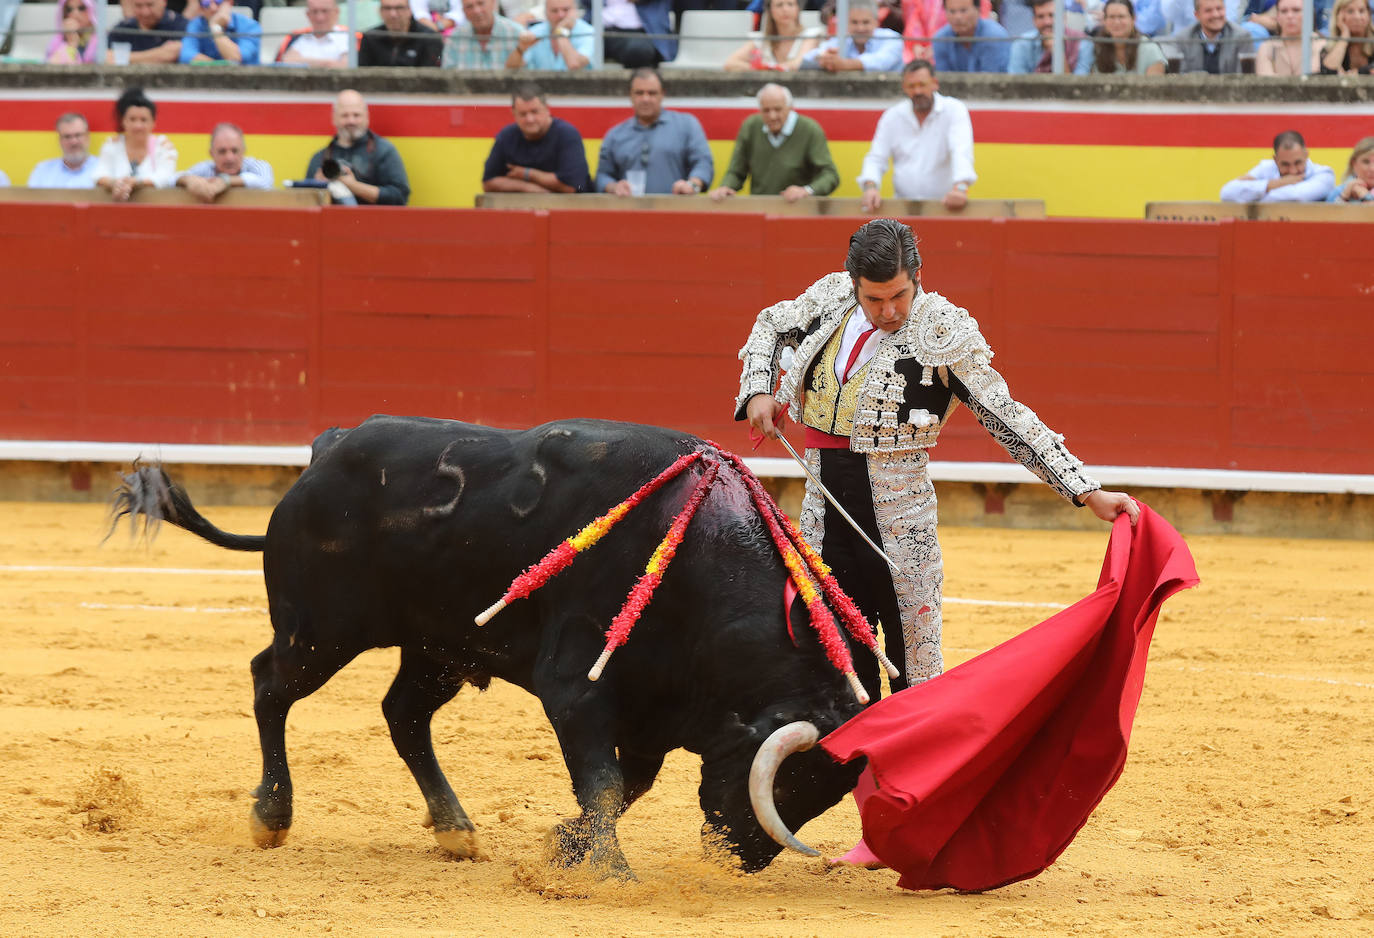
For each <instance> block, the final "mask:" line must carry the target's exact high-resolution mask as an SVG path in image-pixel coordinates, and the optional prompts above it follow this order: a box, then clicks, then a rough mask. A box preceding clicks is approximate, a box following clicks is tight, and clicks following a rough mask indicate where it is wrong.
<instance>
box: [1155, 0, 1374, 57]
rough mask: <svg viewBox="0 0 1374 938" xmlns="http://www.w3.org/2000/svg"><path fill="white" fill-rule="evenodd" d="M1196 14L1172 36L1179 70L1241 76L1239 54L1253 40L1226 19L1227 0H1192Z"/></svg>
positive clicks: (1361, 0) (1248, 47) (1360, 0)
mask: <svg viewBox="0 0 1374 938" xmlns="http://www.w3.org/2000/svg"><path fill="white" fill-rule="evenodd" d="M1358 2H1360V3H1363V2H1364V0H1358ZM1193 14H1194V15H1195V16H1196V17H1197V23H1196V24H1194V25H1193V26H1191V27H1189V28H1187V29H1184V30H1181V31H1180V32H1177V33H1174V35H1173V37H1172V40H1173V46H1174V53H1173V54H1176V55H1178V56H1179V57H1180V58H1181V59H1182V60H1183V63H1182V65H1181V66H1180V67H1179V71H1180V72H1207V73H1209V74H1212V75H1235V74H1239V73H1240V54H1241V53H1242V52H1249V51H1250V47H1251V45H1252V44H1253V41H1252V40H1251V38H1250V34H1249V33H1248V32H1246V31H1245V30H1243V29H1241V28H1240V27H1239V26H1237V25H1236V24H1235V23H1232V22H1231V21H1230V20H1228V19H1227V18H1226V0H1193Z"/></svg>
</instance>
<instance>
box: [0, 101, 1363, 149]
mask: <svg viewBox="0 0 1374 938" xmlns="http://www.w3.org/2000/svg"><path fill="white" fill-rule="evenodd" d="M69 110H72V111H80V112H83V113H85V114H86V116H87V118H88V119H89V120H90V122H91V129H92V130H93V131H95V132H97V133H112V132H113V131H114V115H113V113H112V111H111V104H110V101H109V99H108V98H104V97H101V98H84V99H82V98H72V99H68V100H41V101H35V100H18V101H14V100H11V101H4V102H3V116H0V130H49V129H51V128H52V125H53V120H54V119H55V118H56V116H57V115H58V114H60V113H62V112H63V111H69ZM749 111H750V108H749V107H747V106H744V105H741V106H740V107H706V108H695V109H693V110H692V113H693V114H695V115H696V116H697V118H698V119H700V120H701V123H702V126H703V128H704V129H705V131H706V135H707V136H708V137H709V138H711V139H713V140H728V139H731V138H733V137H734V136H735V134H736V132H737V131H738V130H739V124H740V122H741V121H742V120H743V119H744V117H745V116H746V115H747V114H748V113H749ZM881 111H882V109H881V108H880V107H876V106H875V107H874V108H873V109H872V110H852V109H845V108H824V107H809V108H807V109H806V113H807V114H809V115H811V116H812V117H815V118H816V119H817V120H819V121H820V122H821V124H822V125H823V126H824V127H825V130H826V134H827V135H828V136H829V138H830V139H831V140H858V141H863V140H869V139H871V138H872V136H873V130H874V127H875V126H876V125H877V122H878V116H879V114H880V113H881ZM555 113H557V114H558V115H559V116H561V117H563V118H564V119H565V120H568V121H570V122H571V123H572V124H574V125H575V126H576V127H577V128H578V130H579V131H581V133H582V135H583V136H585V137H590V138H593V139H596V138H599V137H602V136H604V135H605V133H606V131H607V130H609V129H610V128H611V127H613V126H614V125H615V124H617V123H619V122H620V121H622V120H624V119H625V118H626V117H627V116H629V110H628V107H624V106H621V105H619V104H616V105H614V106H600V105H597V106H588V107H580V106H571V105H556V106H555ZM972 113H973V133H974V139H976V140H977V141H978V142H979V143H1010V144H1050V145H1061V146H1063V145H1094V146H1178V147H1247V148H1255V147H1263V146H1264V145H1265V144H1266V143H1267V142H1268V141H1269V140H1270V139H1272V138H1273V135H1274V134H1275V133H1276V132H1277V131H1278V130H1281V129H1288V128H1293V129H1296V130H1298V131H1299V132H1301V133H1302V134H1303V135H1304V136H1305V137H1306V138H1307V142H1308V145H1309V146H1314V147H1347V146H1350V145H1351V143H1352V142H1353V141H1354V140H1356V139H1358V138H1359V137H1361V136H1364V135H1365V134H1366V132H1367V130H1368V126H1369V121H1370V118H1369V115H1367V114H1361V113H1352V114H1303V113H1301V112H1298V113H1296V114H1294V113H1293V112H1291V111H1283V110H1280V109H1277V108H1276V109H1275V110H1274V111H1273V112H1266V113H1243V114H1236V113H1229V114H1228V113H1203V112H1193V113H1179V114H1149V113H1144V114H1142V113H1130V112H1113V111H1105V110H1104V111H1083V110H1076V109H1075V110H1062V111H1051V110H1024V111H1018V110H1009V109H1001V108H998V109H987V110H984V109H975V110H974V111H973V112H972ZM510 120H511V116H510V109H509V108H508V107H506V106H505V105H504V104H494V103H493V104H462V105H458V104H442V103H435V104H389V103H386V102H379V103H376V104H374V105H373V108H372V124H373V127H374V129H376V131H377V132H378V133H380V134H382V135H383V136H389V137H478V138H490V137H494V136H495V135H496V132H497V131H499V130H500V129H501V128H502V127H504V126H506V125H507V124H508V123H510ZM219 121H232V122H234V123H236V124H238V125H240V126H241V127H243V128H244V130H245V131H247V132H248V133H259V134H307V135H309V134H319V135H321V136H323V135H325V134H328V133H330V131H331V127H330V122H329V108H328V106H327V105H325V104H323V103H322V102H291V101H264V102H253V101H222V100H214V99H210V100H207V101H167V102H164V103H160V104H159V105H158V129H159V130H160V131H162V132H164V133H208V132H209V130H210V128H211V127H212V126H213V125H214V124H216V123H217V122H219Z"/></svg>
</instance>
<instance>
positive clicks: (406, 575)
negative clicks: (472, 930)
mask: <svg viewBox="0 0 1374 938" xmlns="http://www.w3.org/2000/svg"><path fill="white" fill-rule="evenodd" d="M697 449H702V450H705V451H707V452H708V453H710V452H713V450H712V448H711V447H710V445H709V444H707V443H704V442H703V441H702V440H700V439H697V438H695V437H691V436H687V435H685V434H682V433H678V432H674V431H671V430H665V429H661V428H656V427H645V426H636V425H632V424H621V423H610V422H605V421H594V420H569V421H560V422H556V423H550V424H546V425H544V426H541V427H536V428H534V429H532V430H528V431H510V430H499V429H491V428H487V427H479V426H472V425H469V424H463V423H457V422H454V421H447V420H431V419H424V418H401V417H387V416H375V417H372V418H370V419H369V420H367V421H366V422H364V423H363V424H362V425H360V426H358V427H357V428H355V429H352V430H331V431H328V432H326V433H324V434H321V435H320V437H319V438H317V439H316V441H315V444H314V447H313V454H312V458H311V463H310V466H309V467H308V468H307V469H306V471H305V472H304V473H303V474H302V475H301V477H300V479H299V480H298V481H297V482H296V484H295V485H293V486H292V487H291V489H290V490H289V491H288V492H287V493H286V495H285V496H284V497H283V498H282V500H281V503H280V504H278V505H277V507H276V509H275V510H274V511H273V513H272V518H271V521H270V522H269V524H268V528H267V534H266V535H265V536H245V535H234V534H228V533H226V532H223V531H221V530H219V529H218V528H216V527H215V526H214V525H212V524H210V523H209V522H208V521H206V520H205V519H204V518H203V517H202V516H201V515H200V514H199V513H198V512H197V511H196V510H195V508H194V507H192V505H191V503H190V501H189V499H188V498H187V497H186V495H185V493H184V492H183V491H182V490H181V489H180V488H178V487H177V486H175V485H174V484H172V483H171V482H170V480H168V479H167V477H166V476H165V475H164V474H163V473H162V472H161V470H160V469H155V468H149V467H144V468H142V469H140V470H138V471H137V472H136V473H135V474H134V475H132V476H129V477H127V480H126V482H127V484H126V487H125V489H124V490H123V492H122V493H121V494H120V495H119V496H118V499H117V504H116V509H117V510H119V512H120V514H123V513H131V514H134V515H137V514H145V515H147V516H149V517H151V518H153V519H156V518H158V517H159V516H160V517H161V518H162V519H164V520H166V521H168V522H170V523H172V524H174V525H177V526H178V527H181V528H184V529H186V530H188V531H190V532H192V533H194V534H197V535H199V536H200V537H202V538H205V539H206V540H208V541H211V542H212V543H215V544H217V545H219V546H222V547H226V548H231V549H237V550H253V551H256V550H261V551H263V572H264V575H265V579H266V584H267V595H268V604H269V609H270V613H271V618H272V629H273V637H272V642H271V643H270V644H269V645H268V646H267V648H265V649H264V650H263V651H262V652H261V653H260V654H258V655H257V656H256V657H255V658H254V659H253V663H252V672H253V685H254V712H255V715H256V718H257V724H258V733H259V737H260V743H261V746H262V756H263V773H262V781H261V784H260V785H259V786H258V788H257V791H256V802H255V804H254V806H253V809H252V814H251V818H250V821H251V824H252V827H253V833H254V836H255V839H256V840H257V841H258V843H260V844H262V845H263V846H271V845H275V844H279V843H281V842H282V840H283V839H284V838H285V836H286V833H287V831H288V829H289V828H290V826H291V810H292V808H291V800H292V798H291V776H290V771H289V769H288V767H287V760H286V742H285V727H286V716H287V711H288V710H289V709H290V707H291V705H292V704H293V703H295V702H296V701H297V700H300V699H301V698H303V697H305V696H307V695H309V694H311V693H313V692H314V691H315V690H317V689H318V688H320V687H321V686H323V685H324V683H325V682H326V681H328V680H329V678H330V677H331V676H332V675H333V674H334V673H335V672H337V671H338V670H339V669H340V668H342V667H343V666H344V665H346V664H347V663H348V662H349V661H351V660H352V659H353V658H354V657H355V656H357V655H358V654H359V653H361V652H363V651H365V650H367V649H370V648H378V647H388V646H400V649H401V664H400V669H399V670H398V672H397V674H396V678H395V680H394V681H393V683H392V685H391V689H390V690H389V691H388V692H387V694H386V697H385V699H384V700H383V702H382V710H383V712H384V714H385V716H386V720H387V724H388V726H389V727H390V730H391V737H392V740H393V741H394V743H395V745H396V751H397V752H398V753H399V754H400V756H401V758H402V759H403V760H404V761H405V763H406V765H407V766H408V767H409V768H410V771H411V773H412V774H413V775H414V777H415V781H416V783H417V784H418V785H419V787H420V791H421V792H422V793H423V795H424V798H425V804H426V806H427V808H428V817H427V818H426V819H425V823H426V824H428V823H431V822H432V823H433V826H434V830H435V836H436V837H437V838H438V840H439V842H440V844H441V845H443V846H444V847H445V848H446V849H448V850H449V851H451V852H453V853H455V854H458V855H461V856H474V855H477V853H478V852H479V848H478V845H477V841H476V835H475V833H474V827H473V824H472V822H471V821H470V820H469V819H468V816H467V814H466V813H465V812H464V811H463V808H462V806H461V805H460V804H459V803H458V798H457V796H456V795H455V794H454V792H453V789H452V788H451V787H450V786H449V783H448V780H447V779H446V778H445V777H444V774H443V772H442V770H441V769H440V768H439V763H438V761H437V759H436V757H435V753H434V748H433V744H432V741H431V737H430V721H431V718H432V717H433V715H434V713H435V711H436V710H438V708H439V707H441V706H443V705H444V704H445V703H447V702H448V701H449V700H451V699H452V698H453V697H454V695H455V694H457V692H458V690H459V689H460V688H461V687H462V686H463V684H465V683H468V684H473V685H476V686H477V687H479V688H485V687H486V686H487V684H488V683H489V682H490V681H491V679H492V678H494V677H496V678H501V679H503V680H506V681H509V682H511V683H513V684H517V685H519V686H520V687H523V688H524V689H526V690H528V691H529V692H530V693H532V694H534V695H535V696H537V697H538V698H539V699H540V701H541V702H542V703H543V705H544V712H545V713H546V714H547V716H548V718H549V722H550V723H551V724H552V725H553V729H554V731H555V733H556V734H557V736H558V741H559V745H560V747H561V749H562V752H563V758H564V761H565V762H566V764H567V767H568V773H569V775H570V776H571V779H572V786H573V791H574V793H575V795H576V797H577V802H578V805H579V806H580V808H581V811H582V813H581V816H580V817H578V818H575V819H571V820H566V821H564V822H563V823H561V824H559V825H557V826H556V827H555V828H554V830H553V833H552V834H551V835H550V845H551V848H552V855H553V857H554V858H555V859H556V860H558V861H561V862H564V863H569V864H571V863H577V862H582V861H583V860H589V861H590V862H591V864H592V865H593V867H594V868H596V869H597V870H599V871H600V872H602V873H603V875H619V876H627V875H630V874H629V867H628V866H627V864H626V862H625V858H624V855H623V854H622V853H621V850H620V847H619V844H618V842H617V839H616V831H615V828H616V821H617V819H618V818H619V817H620V816H621V815H622V814H623V813H624V812H625V811H626V809H628V808H629V806H630V805H631V804H632V803H633V802H634V801H635V799H636V798H638V797H639V796H640V795H642V794H644V792H646V791H647V790H648V789H649V787H650V786H651V785H652V784H653V781H654V778H655V776H656V775H657V774H658V771H659V769H660V768H661V767H662V764H663V759H664V756H665V754H666V753H668V752H669V751H670V750H673V749H676V748H679V747H681V748H685V749H687V750H689V751H691V752H694V753H698V754H700V756H701V757H702V768H701V789H700V799H701V807H702V810H703V812H704V813H705V823H704V825H703V835H706V836H709V837H711V838H712V839H714V840H717V841H719V842H720V843H723V844H724V845H725V846H726V847H727V848H728V849H729V850H730V851H732V852H733V853H734V854H735V855H736V856H737V857H738V858H739V861H740V863H741V864H742V866H743V867H744V868H745V869H747V870H751V871H752V870H759V869H762V868H763V867H765V866H766V865H767V864H768V863H769V862H770V861H771V860H772V859H773V857H775V856H776V855H777V854H778V852H779V850H780V847H779V846H778V845H777V844H776V843H775V842H774V841H773V840H772V839H771V838H770V837H769V836H767V834H765V832H764V831H763V829H762V828H761V827H760V825H759V823H758V821H757V820H756V818H755V816H754V812H753V810H752V809H751V807H750V803H749V798H748V791H747V780H748V774H749V769H750V764H751V761H752V759H753V757H754V754H755V752H756V751H757V750H758V748H759V746H760V744H761V743H762V742H763V741H764V740H765V739H766V738H767V737H768V736H769V734H770V733H772V732H773V731H774V730H776V729H778V728H779V727H781V726H783V725H785V724H788V723H790V722H792V721H795V720H809V721H811V722H812V723H814V724H815V725H816V726H817V727H818V728H819V730H820V732H821V733H826V732H829V731H830V730H832V729H834V728H835V727H836V726H838V725H839V724H840V723H842V722H844V721H845V720H846V719H848V718H849V717H851V716H853V715H854V714H855V713H856V712H857V710H858V705H857V704H856V703H855V702H854V699H853V696H852V694H851V692H850V690H849V689H848V686H847V684H846V683H845V681H844V680H843V678H842V677H841V676H840V675H839V674H838V673H837V672H836V671H835V670H834V669H833V668H832V667H831V666H830V665H829V664H828V662H827V661H826V658H825V656H824V653H823V651H822V650H821V648H820V646H819V643H818V642H817V641H816V639H815V637H814V635H813V634H812V633H811V632H810V630H809V628H807V627H806V626H805V624H804V623H802V621H801V619H800V618H799V617H797V618H795V620H794V621H795V627H794V629H793V631H794V633H795V636H796V639H795V644H794V640H793V639H791V638H789V636H788V631H787V623H786V622H785V621H784V612H783V604H782V591H783V582H784V579H785V577H786V571H785V568H784V567H783V564H782V562H781V560H780V559H779V557H778V554H777V552H776V550H775V549H774V546H773V544H772V542H771V540H770V538H769V535H768V532H767V530H766V529H765V526H764V524H763V522H762V520H761V519H760V517H759V515H758V512H757V511H756V509H755V507H754V505H753V503H752V502H751V500H750V497H749V494H748V492H747V491H746V489H745V487H744V485H743V483H742V482H741V480H740V478H739V476H738V474H737V473H736V472H735V471H734V470H733V469H731V468H729V467H728V466H722V468H721V471H720V476H719V478H718V480H717V482H716V484H715V485H714V487H713V488H712V490H711V493H710V495H709V496H708V497H707V499H706V501H705V502H704V503H703V504H702V506H701V509H700V510H699V512H698V513H697V515H696V517H695V518H694V520H693V522H692V524H691V526H690V527H689V528H688V530H687V535H686V538H685V540H684V541H683V543H682V545H681V547H680V548H679V550H678V553H677V557H676V559H675V560H674V561H673V563H672V565H671V567H670V568H669V569H668V572H667V574H666V575H665V577H664V579H663V582H662V585H661V587H660V588H659V590H658V592H657V593H656V594H655V596H654V598H653V601H652V602H651V603H650V604H649V606H648V608H647V609H646V611H645V612H644V615H643V617H642V619H641V620H640V621H639V624H638V625H637V626H636V627H635V629H634V632H633V633H632V634H631V636H630V638H629V641H628V642H627V643H626V644H625V645H624V646H623V647H622V648H621V649H620V650H619V651H617V652H616V654H615V656H614V657H613V658H612V659H611V662H610V664H609V666H608V667H607V668H606V671H605V674H604V675H603V676H602V678H601V679H600V680H599V681H597V682H595V683H593V682H591V681H589V680H588V679H587V671H588V668H589V667H590V666H591V665H592V663H593V662H594V661H595V660H596V658H597V656H598V654H599V653H600V651H601V649H602V646H603V644H604V643H605V630H606V628H607V626H608V625H609V624H610V622H611V620H612V619H613V618H614V616H615V614H616V612H617V611H618V610H619V608H620V606H621V603H622V602H623V601H624V599H625V596H626V594H627V593H628V591H629V589H630V587H631V586H632V585H633V583H634V581H635V579H636V577H637V576H638V575H639V573H640V572H641V571H642V570H643V567H644V564H645V562H646V561H647V559H648V557H649V556H650V554H651V553H652V551H653V549H654V547H655V546H656V545H657V544H658V543H659V541H660V539H661V538H662V537H663V534H664V533H665V532H666V531H667V530H668V527H669V525H670V523H671V522H672V519H673V518H674V516H675V515H676V513H677V511H678V510H679V508H680V506H681V505H682V504H683V503H684V501H685V500H686V498H687V495H688V493H689V492H690V491H691V489H692V486H693V485H694V483H695V481H696V480H697V479H698V478H699V476H700V473H701V471H702V467H701V464H700V463H698V464H696V466H695V467H693V468H692V469H689V470H688V471H686V472H684V473H683V474H682V475H680V476H678V477H677V478H676V479H674V480H673V481H672V482H670V483H668V484H667V485H666V486H664V487H663V488H662V489H661V490H659V492H657V493H656V494H655V495H653V496H651V497H650V498H648V499H647V500H646V501H645V502H644V503H643V504H641V505H640V506H639V507H638V508H636V509H634V510H633V511H631V512H630V513H629V515H627V516H626V517H625V518H624V520H623V521H621V522H620V523H619V525H617V526H616V527H615V528H614V529H613V530H612V531H611V533H610V534H608V535H607V536H606V537H605V538H604V539H603V540H602V541H600V542H599V543H598V544H597V545H596V546H595V547H593V548H592V549H591V550H589V551H588V552H586V553H585V554H583V555H580V556H579V557H578V558H577V559H576V560H575V561H574V563H573V564H572V566H571V567H569V568H568V569H567V570H565V571H564V572H563V573H561V574H560V575H558V576H557V577H555V578H554V579H553V580H551V581H550V582H549V583H548V584H547V585H546V586H545V587H543V588H542V589H540V590H538V591H536V592H535V593H534V594H533V595H531V596H530V597H529V598H526V599H520V600H516V601H514V602H512V603H511V605H510V606H509V607H508V608H507V609H505V610H504V611H503V612H501V613H500V614H499V615H497V616H496V617H495V618H494V619H492V620H491V622H490V623H488V624H487V625H486V626H481V627H479V626H477V625H474V623H473V617H474V616H475V615H476V614H477V613H479V612H481V611H482V610H483V609H484V608H486V607H487V606H488V605H489V604H490V603H492V602H494V601H495V600H496V599H497V598H499V597H500V595H501V594H502V592H503V591H504V590H505V588H506V587H507V585H508V584H509V583H510V581H511V579H512V578H513V577H514V576H515V575H516V574H518V573H520V572H521V571H522V570H523V569H525V568H526V567H528V566H529V565H530V564H532V563H534V562H536V561H537V560H539V559H540V558H541V557H543V555H544V554H545V553H546V552H547V551H548V550H549V549H551V548H552V547H554V546H555V545H556V544H557V543H558V542H559V541H560V540H561V539H563V538H565V537H569V536H571V535H572V534H574V533H575V532H577V531H578V530H579V529H581V527H582V526H583V525H585V524H587V523H588V522H589V521H591V520H592V519H593V518H595V517H596V516H598V515H599V514H601V513H602V512H604V511H606V510H607V509H608V508H610V507H611V506H613V505H615V504H617V503H619V502H620V501H622V500H623V499H625V498H626V497H627V496H628V495H629V494H630V493H632V492H634V491H635V490H636V489H637V488H638V487H639V486H640V485H641V484H643V483H644V482H646V481H648V480H649V479H651V478H653V477H654V476H655V475H656V474H658V473H659V472H661V471H662V470H663V469H664V468H666V467H667V466H668V465H669V464H671V463H672V462H673V460H674V459H676V458H677V457H678V456H680V455H682V454H684V453H689V452H692V451H693V450H697ZM117 517H118V516H117ZM854 652H855V653H854V658H855V663H856V664H857V665H858V666H859V668H860V674H861V675H862V676H863V677H864V683H865V684H866V685H868V686H869V687H870V688H873V689H876V683H877V681H876V665H874V664H873V663H872V658H871V656H869V655H868V654H867V653H866V652H863V651H862V649H855V650H854ZM859 768H860V765H859V764H851V765H848V766H839V765H835V764H834V763H832V762H831V761H830V760H829V758H828V757H827V756H825V755H824V754H823V753H822V752H821V751H820V750H819V749H813V750H811V751H809V752H805V753H802V754H800V755H798V756H795V757H793V758H791V759H788V760H787V762H786V763H785V764H784V765H783V767H782V769H781V771H780V772H779V774H778V776H777V780H776V783H775V786H774V789H773V794H774V801H775V803H776V805H777V808H778V812H779V814H780V815H781V817H782V820H783V821H784V822H785V823H786V824H787V826H788V827H789V828H790V829H792V830H796V829H797V828H798V827H800V826H801V825H802V824H804V823H805V822H806V821H808V820H810V819H811V818H813V817H816V816H817V815H819V814H820V813H822V812H823V811H825V810H827V809H828V808H830V807H831V806H833V805H834V804H836V803H837V802H838V801H839V800H840V798H842V797H843V795H844V794H845V793H846V792H847V791H849V790H850V788H851V787H852V786H853V784H854V782H855V780H856V778H857V774H858V772H859Z"/></svg>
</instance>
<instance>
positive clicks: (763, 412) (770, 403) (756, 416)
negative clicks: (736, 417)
mask: <svg viewBox="0 0 1374 938" xmlns="http://www.w3.org/2000/svg"><path fill="white" fill-rule="evenodd" d="M744 413H745V416H747V417H748V418H749V426H751V427H753V428H754V429H755V430H757V431H758V432H759V433H762V434H763V435H764V436H766V437H768V439H770V440H776V439H777V438H778V428H777V424H776V423H775V421H776V420H777V419H778V414H780V413H782V405H781V404H779V403H778V399H777V398H776V397H774V396H773V395H771V394H755V395H754V396H753V397H751V398H749V405H748V406H747V407H746V408H745V410H744Z"/></svg>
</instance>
